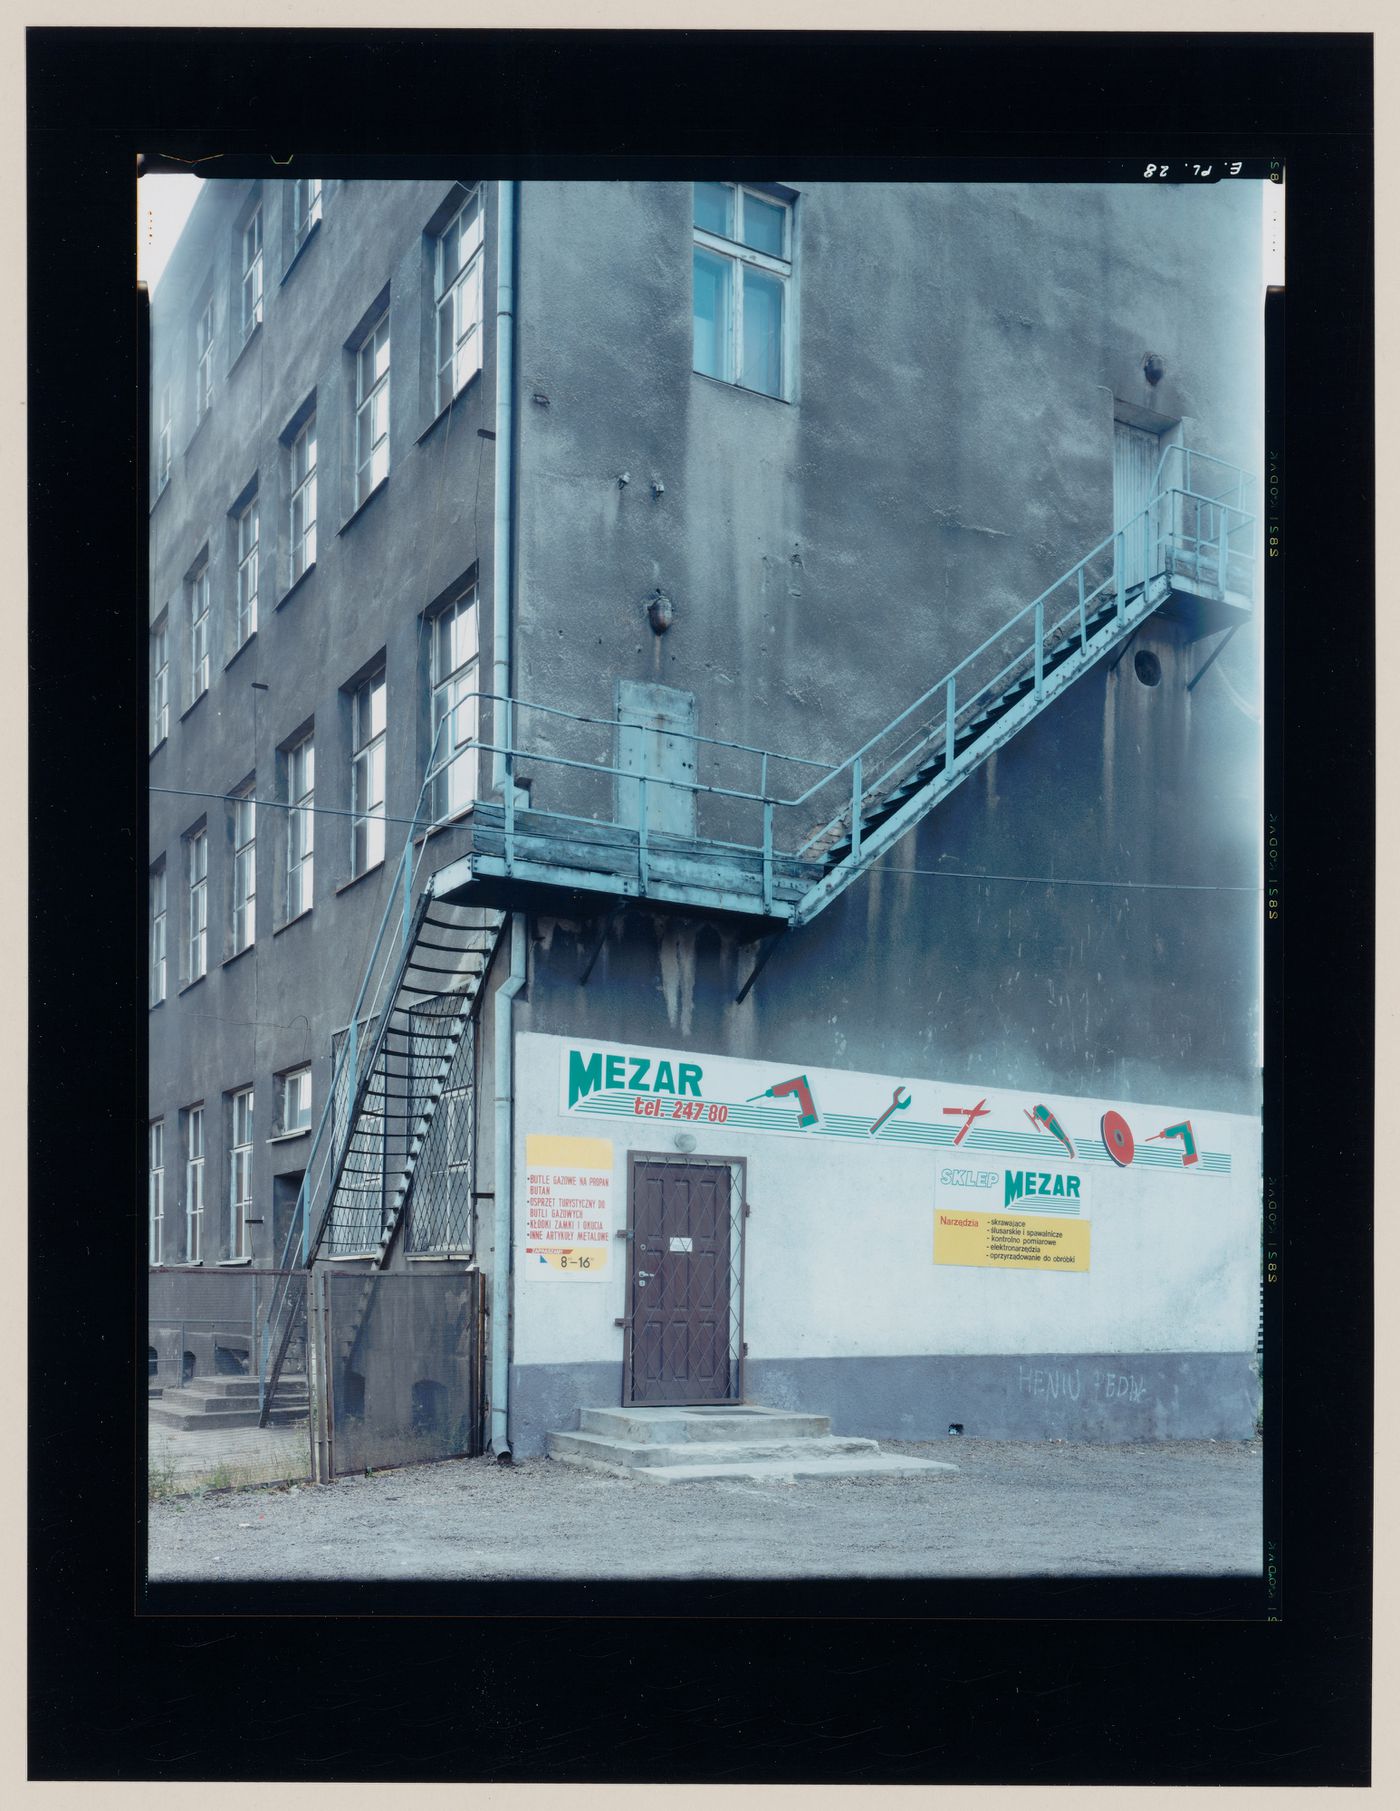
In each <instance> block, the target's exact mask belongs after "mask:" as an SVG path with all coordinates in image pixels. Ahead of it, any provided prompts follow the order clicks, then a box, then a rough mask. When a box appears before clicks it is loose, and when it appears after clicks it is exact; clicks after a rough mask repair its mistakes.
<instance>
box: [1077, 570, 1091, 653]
mask: <svg viewBox="0 0 1400 1811" xmlns="http://www.w3.org/2000/svg"><path fill="white" fill-rule="evenodd" d="M1076 570H1077V572H1078V574H1079V651H1080V653H1081V654H1082V653H1083V652H1084V650H1085V649H1086V648H1087V647H1088V645H1089V623H1088V619H1087V618H1086V616H1085V614H1084V568H1083V567H1082V566H1079V567H1077V568H1076Z"/></svg>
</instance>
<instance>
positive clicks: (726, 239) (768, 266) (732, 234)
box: [694, 182, 792, 397]
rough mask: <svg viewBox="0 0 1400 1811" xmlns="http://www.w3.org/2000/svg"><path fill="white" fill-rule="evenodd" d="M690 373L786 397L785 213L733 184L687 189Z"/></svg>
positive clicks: (788, 267) (788, 243)
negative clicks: (690, 194) (690, 214)
mask: <svg viewBox="0 0 1400 1811" xmlns="http://www.w3.org/2000/svg"><path fill="white" fill-rule="evenodd" d="M694 258H695V292H694V324H695V361H694V362H695V369H696V370H697V371H699V372H702V373H703V374H704V375H705V376H706V377H717V378H719V379H721V381H723V382H724V383H730V384H738V385H740V386H741V387H742V388H743V389H745V390H759V391H761V392H762V393H763V394H764V395H765V396H778V397H782V396H786V394H787V388H788V386H787V374H786V363H787V358H786V343H787V338H788V322H787V315H788V285H789V281H790V279H791V277H792V206H791V203H789V202H786V201H780V200H778V199H777V198H776V197H774V196H772V195H766V194H762V193H760V192H759V191H757V190H755V189H749V188H745V187H744V186H743V184H742V183H734V182H697V183H696V184H695V250H694Z"/></svg>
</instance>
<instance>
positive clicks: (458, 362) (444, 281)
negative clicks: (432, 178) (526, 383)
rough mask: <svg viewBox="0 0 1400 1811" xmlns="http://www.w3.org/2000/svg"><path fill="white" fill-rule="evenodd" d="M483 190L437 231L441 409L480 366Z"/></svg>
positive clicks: (436, 301)
mask: <svg viewBox="0 0 1400 1811" xmlns="http://www.w3.org/2000/svg"><path fill="white" fill-rule="evenodd" d="M481 244H482V233H481V191H480V189H476V190H474V191H473V192H472V194H471V195H470V196H469V197H468V198H467V200H466V201H464V202H463V203H462V205H461V207H459V208H458V210H457V212H456V213H455V214H454V215H453V216H452V218H451V220H449V221H448V223H447V225H446V227H445V228H444V229H443V231H442V232H441V233H440V234H439V235H438V240H437V248H436V253H435V260H434V276H433V302H434V307H435V310H436V315H437V406H438V409H439V411H441V410H443V409H445V408H446V407H447V405H448V403H450V402H451V400H452V398H453V397H454V396H455V395H456V394H457V392H458V391H459V390H460V389H462V387H463V386H464V385H465V384H466V383H467V382H468V381H469V380H470V379H471V378H472V377H473V376H475V374H476V373H477V372H478V371H479V370H480V369H481Z"/></svg>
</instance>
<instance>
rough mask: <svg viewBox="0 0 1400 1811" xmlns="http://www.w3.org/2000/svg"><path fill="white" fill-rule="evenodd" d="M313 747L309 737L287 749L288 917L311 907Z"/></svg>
mask: <svg viewBox="0 0 1400 1811" xmlns="http://www.w3.org/2000/svg"><path fill="white" fill-rule="evenodd" d="M315 795H316V749H315V745H314V743H313V742H312V739H311V737H310V736H307V737H305V738H304V739H303V740H302V741H300V742H298V743H297V744H296V746H295V747H294V748H289V749H288V750H287V803H288V805H290V807H291V809H290V810H289V811H288V813H287V917H288V919H289V920H290V919H293V918H300V916H301V914H302V913H303V912H309V911H310V910H311V893H312V882H313V877H314V872H315V865H316V815H315V812H314V810H313V805H314V803H315Z"/></svg>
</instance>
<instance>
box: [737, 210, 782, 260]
mask: <svg viewBox="0 0 1400 1811" xmlns="http://www.w3.org/2000/svg"><path fill="white" fill-rule="evenodd" d="M786 213H787V209H786V208H784V207H779V206H778V205H777V203H775V202H772V201H760V200H759V198H758V196H757V195H745V196H744V244H745V245H751V246H752V247H753V248H754V250H755V251H758V252H768V253H770V254H771V256H773V257H775V258H784V257H786V256H787V253H786V251H785V249H784V247H783V222H784V217H785V215H786Z"/></svg>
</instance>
